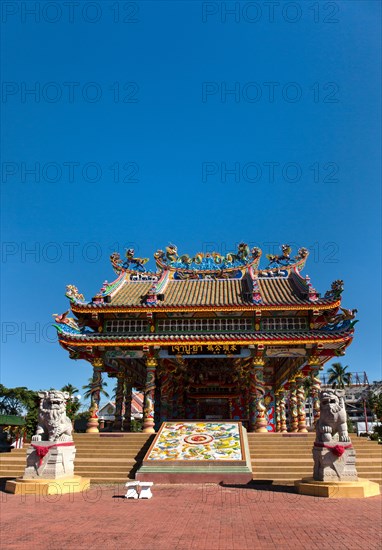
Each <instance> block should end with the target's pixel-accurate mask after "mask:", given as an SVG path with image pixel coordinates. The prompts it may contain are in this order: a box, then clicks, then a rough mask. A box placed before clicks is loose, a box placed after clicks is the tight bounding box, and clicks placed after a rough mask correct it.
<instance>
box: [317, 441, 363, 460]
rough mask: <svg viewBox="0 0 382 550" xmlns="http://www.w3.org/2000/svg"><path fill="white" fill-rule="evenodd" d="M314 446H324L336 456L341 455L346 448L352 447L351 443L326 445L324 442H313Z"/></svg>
mask: <svg viewBox="0 0 382 550" xmlns="http://www.w3.org/2000/svg"><path fill="white" fill-rule="evenodd" d="M314 446H315V447H324V448H325V449H330V450H331V451H332V453H333V454H334V455H336V456H338V457H340V456H342V455H343V454H344V452H345V451H346V449H350V447H353V445H352V444H351V443H349V444H348V445H327V444H326V443H317V442H316V441H315V442H314Z"/></svg>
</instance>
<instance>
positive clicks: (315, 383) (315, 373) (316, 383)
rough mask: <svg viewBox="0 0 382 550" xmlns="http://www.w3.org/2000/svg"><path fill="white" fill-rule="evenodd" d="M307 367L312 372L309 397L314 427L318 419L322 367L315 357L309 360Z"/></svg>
mask: <svg viewBox="0 0 382 550" xmlns="http://www.w3.org/2000/svg"><path fill="white" fill-rule="evenodd" d="M309 365H310V368H311V372H312V388H311V396H312V401H313V423H314V426H315V425H316V424H317V421H318V419H319V418H320V390H321V380H320V370H322V366H321V364H320V362H319V360H318V358H315V357H311V358H310V359H309Z"/></svg>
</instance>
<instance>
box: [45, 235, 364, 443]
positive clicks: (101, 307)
mask: <svg viewBox="0 0 382 550" xmlns="http://www.w3.org/2000/svg"><path fill="white" fill-rule="evenodd" d="M281 249H282V253H281V254H280V255H267V265H266V267H262V268H261V267H260V259H261V250H260V249H258V248H254V249H252V250H250V249H249V247H248V246H247V245H246V244H244V243H241V244H240V245H239V246H238V249H237V251H236V252H234V253H230V254H226V255H224V256H223V255H221V254H218V253H198V254H196V255H195V256H194V257H190V256H188V255H181V256H180V255H178V251H177V248H176V246H174V245H169V246H168V247H167V248H166V250H165V251H162V250H159V251H158V252H156V253H155V254H154V258H155V262H156V270H155V271H149V270H147V269H146V267H145V266H146V264H147V262H148V259H147V258H136V257H135V255H134V250H132V249H130V250H128V251H127V252H126V258H125V259H122V258H121V257H120V255H119V254H118V253H114V254H112V256H111V263H112V266H113V269H114V271H115V273H116V275H117V278H116V279H115V280H114V281H113V282H107V281H105V282H104V283H103V285H102V288H101V289H100V291H99V292H98V293H97V294H96V295H95V296H94V297H93V298H92V299H91V300H90V301H88V300H85V298H84V296H83V295H82V294H80V293H79V291H78V289H77V288H76V287H75V286H73V285H69V286H68V287H67V292H66V296H67V297H68V298H69V300H70V305H71V311H72V312H73V314H74V315H75V317H76V319H74V318H70V317H68V316H67V315H68V312H67V313H64V314H62V315H56V316H55V327H56V329H57V332H58V339H59V343H60V345H61V346H62V347H63V348H64V349H65V350H67V351H68V353H69V356H70V358H71V359H84V360H86V361H88V362H89V363H91V364H92V366H93V387H94V392H93V412H94V411H96V410H97V407H98V405H99V398H100V392H99V387H100V381H101V377H102V374H103V373H106V374H107V376H109V377H111V378H115V379H116V380H117V391H116V411H115V421H114V429H116V430H121V429H125V430H129V414H127V415H125V418H123V417H122V411H130V408H131V405H130V404H131V395H132V388H136V389H137V390H139V391H142V392H144V396H145V397H144V413H143V430H144V431H145V432H148V433H150V432H154V431H155V430H157V429H158V428H159V426H160V423H161V422H163V421H165V420H169V419H211V420H213V419H234V420H241V421H242V422H243V424H244V425H245V426H247V428H248V430H250V431H257V432H265V431H270V432H272V431H279V432H286V431H291V432H305V431H306V429H307V428H306V419H305V398H306V391H307V388H308V391H310V392H311V395H312V397H313V408H314V415H315V417H316V418H317V417H318V415H319V401H318V393H319V389H320V377H319V373H320V370H321V369H322V368H323V365H324V363H325V362H326V361H328V360H330V359H332V358H333V357H338V356H342V355H344V354H345V350H346V348H347V346H348V345H349V344H350V343H351V341H352V338H353V333H354V324H355V323H356V321H355V320H354V317H355V314H356V310H347V309H342V308H341V294H342V291H343V281H340V280H337V281H334V283H333V284H332V286H331V289H330V290H328V291H327V292H326V293H325V294H324V295H323V296H321V295H320V294H319V293H318V292H317V291H316V289H315V288H314V287H313V285H312V283H311V281H310V279H309V277H308V276H307V275H306V276H303V275H302V274H301V271H302V269H303V267H304V265H305V262H306V260H307V257H308V251H307V249H305V248H301V249H300V250H299V251H298V253H297V255H296V256H295V257H292V256H291V249H290V247H289V246H288V245H283V246H282V247H281ZM93 416H95V418H96V414H95V415H93ZM126 416H127V418H126ZM95 422H96V420H95Z"/></svg>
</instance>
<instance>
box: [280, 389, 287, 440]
mask: <svg viewBox="0 0 382 550" xmlns="http://www.w3.org/2000/svg"><path fill="white" fill-rule="evenodd" d="M278 394H279V399H280V401H279V403H280V432H281V433H287V431H288V430H287V422H286V412H285V392H284V390H279V391H278Z"/></svg>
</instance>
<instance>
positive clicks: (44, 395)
mask: <svg viewBox="0 0 382 550" xmlns="http://www.w3.org/2000/svg"><path fill="white" fill-rule="evenodd" d="M38 396H39V398H40V409H39V414H38V425H37V430H36V435H34V436H33V437H32V441H52V442H53V441H73V437H72V431H73V426H72V422H71V420H70V418H69V417H68V416H67V415H66V401H67V399H68V398H69V394H68V393H67V392H62V391H58V390H49V391H41V392H38Z"/></svg>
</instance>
